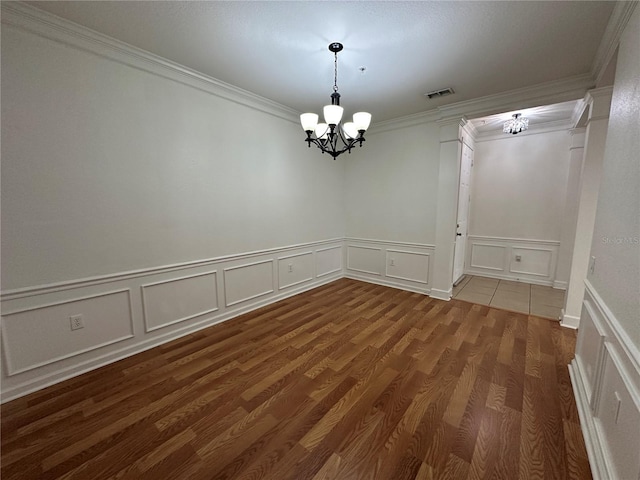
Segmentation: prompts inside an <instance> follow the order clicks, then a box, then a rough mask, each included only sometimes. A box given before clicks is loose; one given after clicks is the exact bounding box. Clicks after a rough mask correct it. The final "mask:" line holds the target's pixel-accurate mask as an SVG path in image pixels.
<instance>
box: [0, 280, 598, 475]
mask: <svg viewBox="0 0 640 480" xmlns="http://www.w3.org/2000/svg"><path fill="white" fill-rule="evenodd" d="M574 346H575V332H574V331H572V330H568V329H564V328H561V327H560V326H559V324H558V323H557V322H553V321H550V320H547V319H542V318H537V317H533V316H527V315H524V314H518V313H512V312H507V311H502V310H497V309H494V308H490V307H487V306H482V305H474V304H471V303H466V302H463V301H459V300H452V301H450V302H443V301H439V300H434V299H431V298H429V297H426V296H424V295H420V294H414V293H410V292H405V291H401V290H395V289H391V288H387V287H382V286H377V285H371V284H367V283H362V282H357V281H354V280H347V279H343V280H339V281H337V282H334V283H331V284H328V285H325V286H323V287H320V288H318V289H315V290H312V291H309V292H306V293H303V294H301V295H297V296H295V297H292V298H289V299H287V300H283V301H281V302H278V303H276V304H273V305H270V306H267V307H264V308H262V309H260V310H256V311H254V312H251V313H249V314H246V315H243V316H242V317H239V318H236V319H234V320H231V321H228V322H226V323H223V324H221V325H217V326H214V327H211V328H209V329H207V330H203V331H200V332H197V333H195V334H192V335H189V336H188V337H184V338H182V339H179V340H176V341H174V342H172V343H170V344H166V345H163V346H161V347H158V348H155V349H153V350H149V351H147V352H144V353H142V354H139V355H136V356H135V357H130V358H128V359H125V360H122V361H120V362H118V363H115V364H112V365H109V366H106V367H104V368H101V369H99V370H97V371H93V372H90V373H88V374H85V375H83V376H81V377H77V378H74V379H71V380H68V381H66V382H64V383H61V384H58V385H55V386H53V387H50V388H48V389H46V390H42V391H40V392H36V393H34V394H32V395H29V396H27V397H23V398H21V399H18V400H15V401H13V402H10V403H8V404H6V405H3V406H2V462H1V464H2V478H3V479H4V480H10V479H54V478H64V479H83V480H84V479H107V478H110V479H111V478H112V479H154V480H158V479H240V478H242V479H256V480H257V479H278V480H283V479H295V480H302V479H313V480H320V479H327V480H328V479H340V480H343V479H393V480H403V479H431V478H433V479H440V478H442V479H456V480H457V479H466V478H469V479H472V478H473V479H476V478H486V479H505V480H514V479H589V478H591V474H590V470H589V463H588V460H587V456H586V451H585V446H584V443H583V439H582V434H581V431H580V424H579V420H578V415H577V410H576V405H575V401H574V398H573V392H572V389H571V385H570V382H569V375H568V370H567V364H568V363H569V361H570V359H571V358H572V356H573V351H574Z"/></svg>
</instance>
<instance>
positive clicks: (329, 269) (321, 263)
mask: <svg viewBox="0 0 640 480" xmlns="http://www.w3.org/2000/svg"><path fill="white" fill-rule="evenodd" d="M338 272H342V245H337V246H334V247H327V248H319V249H318V250H316V277H324V276H325V275H331V274H332V273H334V274H335V273H338Z"/></svg>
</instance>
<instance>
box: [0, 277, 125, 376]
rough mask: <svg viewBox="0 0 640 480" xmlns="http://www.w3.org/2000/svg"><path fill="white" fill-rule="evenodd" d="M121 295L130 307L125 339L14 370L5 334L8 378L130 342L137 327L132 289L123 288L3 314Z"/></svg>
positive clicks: (3, 346)
mask: <svg viewBox="0 0 640 480" xmlns="http://www.w3.org/2000/svg"><path fill="white" fill-rule="evenodd" d="M119 293H126V294H127V305H128V307H129V327H130V330H131V333H130V334H129V335H125V336H123V337H118V338H115V339H111V340H107V341H106V342H102V343H100V344H97V345H92V346H90V347H87V348H83V349H82V350H76V351H73V352H71V353H68V354H65V355H60V356H58V357H54V358H52V359H49V360H46V361H44V362H39V363H36V364H33V365H30V366H29V367H24V368H19V369H14V367H13V362H12V361H11V350H10V349H9V345H8V344H7V343H6V342H7V335H6V334H4V335H2V349H3V354H4V360H5V364H6V366H7V376H9V377H12V376H14V375H18V374H20V373H24V372H28V371H31V370H35V369H36V368H41V367H44V366H46V365H51V364H52V363H56V362H60V361H62V360H66V359H67V358H71V357H76V356H78V355H82V354H83V353H87V352H91V351H93V350H98V349H100V348H103V347H106V346H108V345H113V344H115V343H119V342H122V341H124V340H128V339H130V338H134V337H135V327H134V324H133V304H132V302H131V289H130V288H123V289H120V290H113V291H109V292H103V293H98V294H95V295H87V296H84V297H78V298H72V299H68V300H63V301H59V302H51V303H47V304H44V305H37V306H34V307H29V308H23V309H20V310H14V311H12V312H10V313H5V314H3V317H9V316H11V315H17V314H19V313H25V312H32V311H34V310H42V309H43V308H50V307H56V306H58V305H65V304H67V303H76V302H81V301H83V300H90V299H93V298H99V297H108V296H110V295H116V294H119Z"/></svg>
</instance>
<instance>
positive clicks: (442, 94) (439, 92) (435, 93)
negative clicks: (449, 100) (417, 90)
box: [424, 87, 455, 100]
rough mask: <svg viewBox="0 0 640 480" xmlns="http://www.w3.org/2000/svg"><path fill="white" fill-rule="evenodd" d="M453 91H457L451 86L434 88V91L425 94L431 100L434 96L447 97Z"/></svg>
mask: <svg viewBox="0 0 640 480" xmlns="http://www.w3.org/2000/svg"><path fill="white" fill-rule="evenodd" d="M452 93H455V92H454V91H453V88H451V87H449V88H443V89H442V90H434V91H433V92H428V93H425V94H424V96H425V97H427V98H428V99H429V100H431V99H432V98H440V97H446V96H447V95H451V94H452Z"/></svg>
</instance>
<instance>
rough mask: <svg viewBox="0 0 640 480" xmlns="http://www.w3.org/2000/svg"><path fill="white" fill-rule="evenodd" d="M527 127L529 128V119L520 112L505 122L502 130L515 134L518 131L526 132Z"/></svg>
mask: <svg viewBox="0 0 640 480" xmlns="http://www.w3.org/2000/svg"><path fill="white" fill-rule="evenodd" d="M527 128H529V119H528V118H524V117H522V114H520V113H514V114H513V118H511V119H509V120H507V121H506V122H504V128H503V129H502V131H503V132H504V133H512V134H514V135H515V134H516V133H520V132H524V131H525V130H526V129H527Z"/></svg>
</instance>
